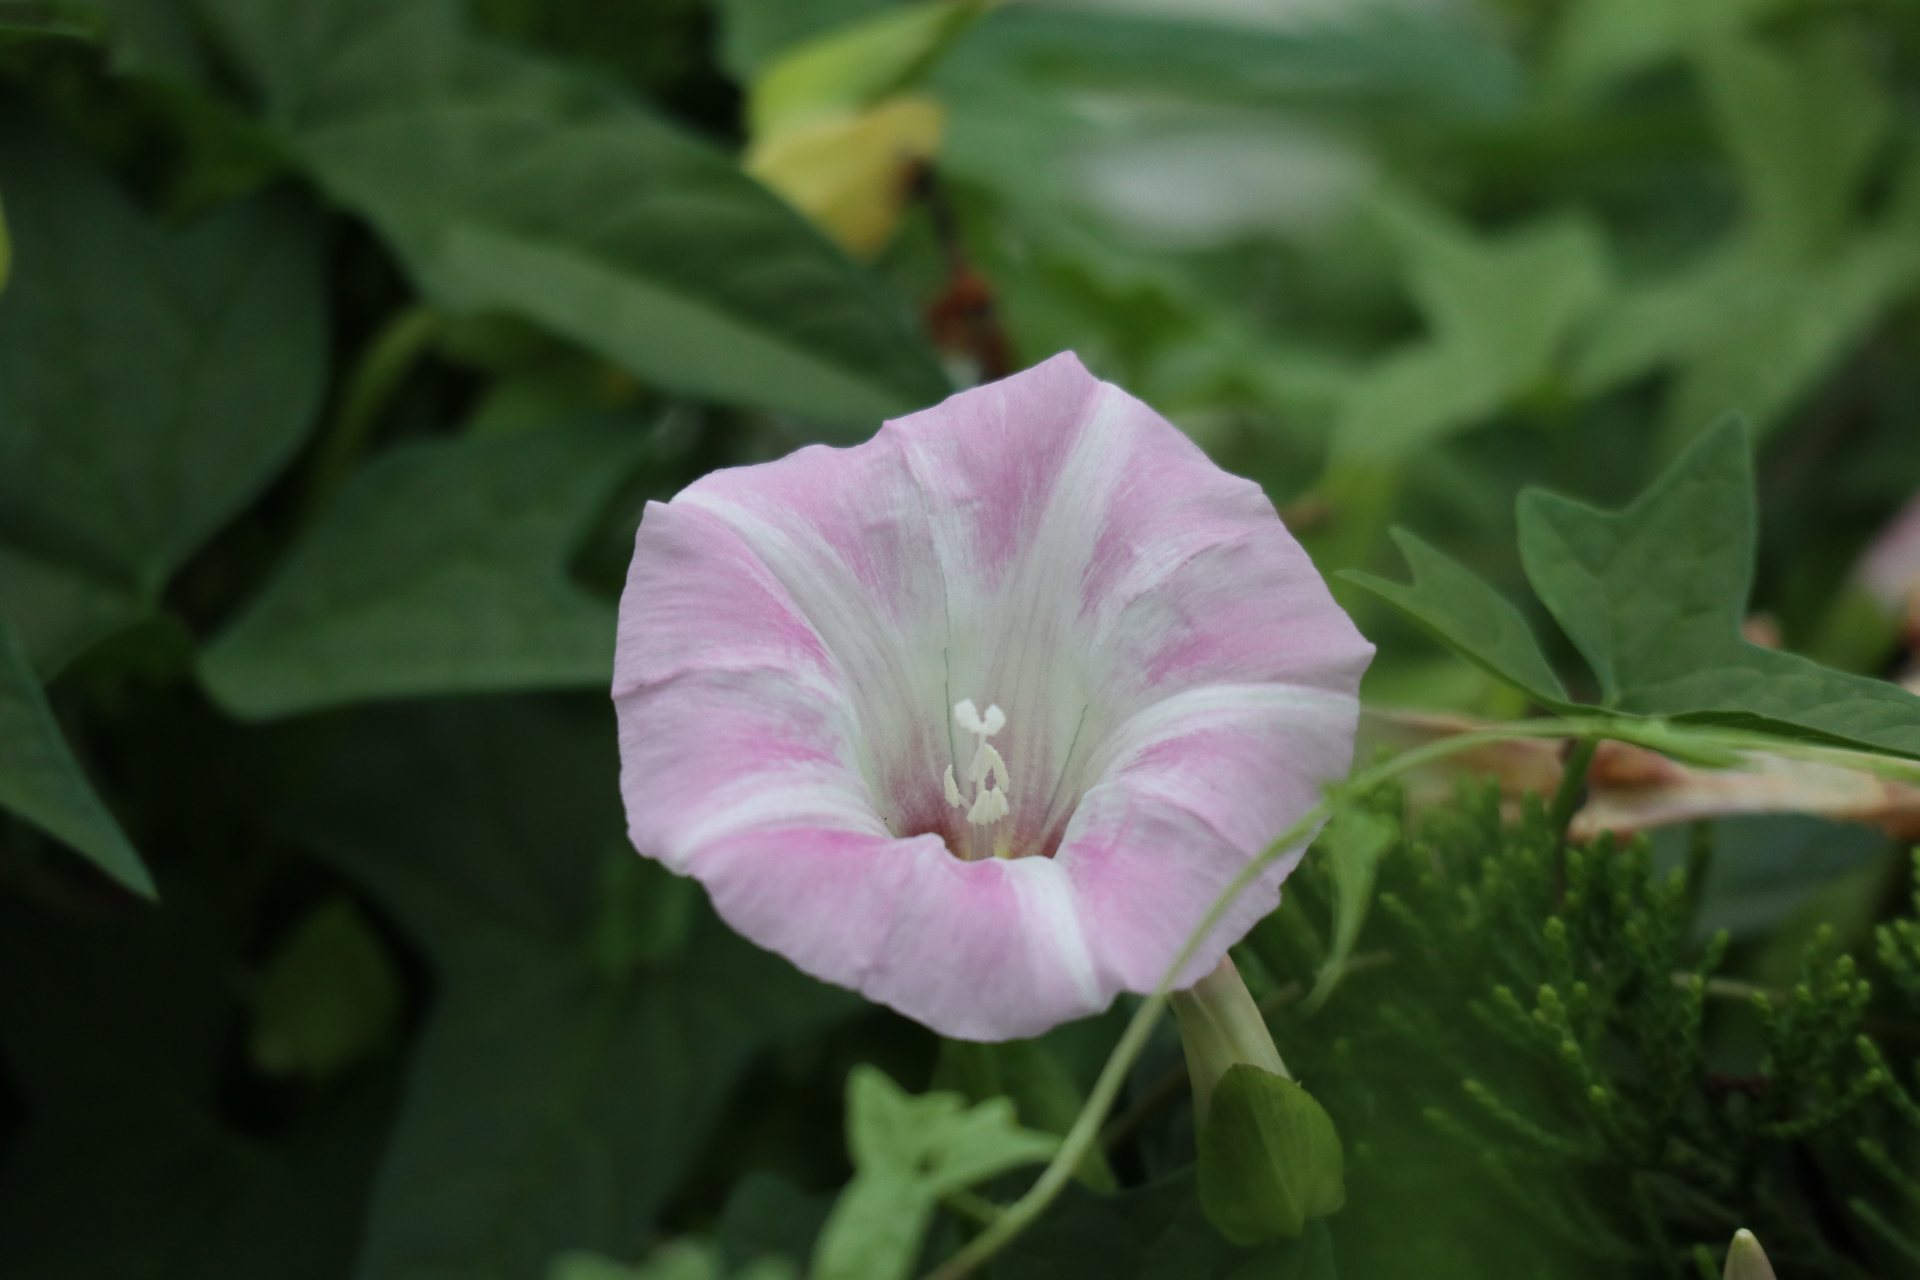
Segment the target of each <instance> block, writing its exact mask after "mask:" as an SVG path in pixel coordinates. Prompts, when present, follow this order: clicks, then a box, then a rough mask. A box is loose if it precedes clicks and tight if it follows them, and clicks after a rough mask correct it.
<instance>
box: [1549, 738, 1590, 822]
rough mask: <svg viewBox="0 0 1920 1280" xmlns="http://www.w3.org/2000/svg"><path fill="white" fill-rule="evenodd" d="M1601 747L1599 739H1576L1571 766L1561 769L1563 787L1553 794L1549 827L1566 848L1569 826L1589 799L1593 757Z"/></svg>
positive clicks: (1569, 759) (1568, 756)
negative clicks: (1590, 767)
mask: <svg viewBox="0 0 1920 1280" xmlns="http://www.w3.org/2000/svg"><path fill="white" fill-rule="evenodd" d="M1599 746H1600V740H1599V739H1598V738H1576V739H1574V743H1573V748H1572V750H1570V751H1568V752H1567V762H1566V764H1565V765H1564V766H1562V768H1561V772H1560V786H1559V789H1558V790H1556V791H1555V792H1554V793H1553V806H1552V807H1551V808H1549V809H1548V810H1547V823H1548V825H1549V826H1550V827H1551V828H1552V830H1553V834H1554V838H1555V839H1557V840H1559V841H1560V842H1562V843H1563V844H1564V843H1565V842H1566V839H1567V825H1568V824H1569V823H1571V822H1572V821H1573V815H1574V814H1575V813H1577V812H1579V809H1580V802H1581V800H1583V799H1585V798H1586V794H1587V769H1588V767H1589V766H1590V765H1592V764H1593V753H1594V752H1595V751H1596V750H1598V749H1599Z"/></svg>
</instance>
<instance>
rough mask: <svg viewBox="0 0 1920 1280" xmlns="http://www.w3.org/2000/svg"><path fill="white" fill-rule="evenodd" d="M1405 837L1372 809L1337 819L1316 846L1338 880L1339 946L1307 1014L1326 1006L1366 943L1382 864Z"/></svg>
mask: <svg viewBox="0 0 1920 1280" xmlns="http://www.w3.org/2000/svg"><path fill="white" fill-rule="evenodd" d="M1399 835H1400V826H1399V824H1398V823H1396V822H1395V821H1393V819H1391V818H1388V817H1385V816H1383V815H1381V814H1378V813H1373V812H1371V811H1369V810H1366V809H1357V808H1344V809H1341V810H1340V811H1339V812H1338V813H1336V814H1334V815H1333V821H1331V822H1329V823H1328V824H1327V829H1326V830H1325V831H1322V832H1321V833H1320V838H1319V839H1318V840H1316V841H1315V842H1314V846H1315V848H1316V849H1317V850H1318V851H1319V852H1318V855H1317V856H1319V857H1321V858H1324V859H1325V862H1326V866H1327V869H1328V870H1329V871H1330V872H1331V873H1332V875H1333V942H1332V945H1331V946H1329V947H1328V948H1327V958H1326V961H1325V962H1324V963H1323V964H1321V966H1320V972H1319V973H1318V974H1317V975H1316V976H1315V978H1314V982H1313V990H1312V991H1310V992H1308V993H1307V999H1306V1001H1305V1003H1304V1005H1303V1012H1311V1011H1313V1010H1315V1009H1318V1008H1319V1007H1320V1006H1321V1005H1323V1004H1325V1003H1326V1000H1327V997H1328V996H1330V995H1332V994H1333V989H1334V988H1335V987H1336V986H1338V985H1339V982H1340V976H1341V971H1342V970H1343V969H1345V967H1346V963H1347V958H1348V957H1349V956H1351V955H1352V954H1353V947H1354V944H1355V943H1356V942H1358V941H1359V940H1360V926H1361V925H1362V924H1364V923H1365V922H1366V918H1367V907H1368V905H1369V904H1370V903H1371V902H1372V901H1373V881H1374V876H1375V875H1376V874H1377V873H1378V872H1379V870H1380V859H1381V858H1382V857H1383V856H1385V854H1386V852H1387V850H1389V849H1391V848H1392V847H1393V842H1394V841H1395V840H1396V839H1398V838H1399Z"/></svg>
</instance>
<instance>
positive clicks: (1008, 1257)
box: [994, 1170, 1335, 1280]
mask: <svg viewBox="0 0 1920 1280" xmlns="http://www.w3.org/2000/svg"><path fill="white" fill-rule="evenodd" d="M994 1274H995V1275H996V1276H998V1277H1000V1280H1076V1278H1078V1277H1090V1276H1098V1277H1100V1280H1334V1277H1335V1272H1334V1265H1333V1245H1332V1241H1331V1240H1330V1238H1329V1237H1328V1235H1327V1229H1326V1226H1325V1225H1324V1224H1322V1223H1320V1222H1317V1221H1316V1222H1310V1223H1308V1224H1307V1226H1306V1230H1305V1232H1304V1233H1303V1234H1302V1236H1301V1238H1300V1239H1299V1240H1298V1241H1288V1242H1280V1243H1275V1244H1270V1245H1267V1246H1265V1247H1264V1248H1261V1249H1257V1250H1252V1251H1248V1250H1245V1249H1240V1248H1236V1247H1235V1246H1234V1245H1232V1244H1229V1243H1228V1242H1227V1241H1226V1240H1225V1239H1223V1238H1222V1237H1221V1235H1220V1233H1219V1232H1218V1231H1215V1230H1214V1229H1213V1227H1212V1226H1210V1225H1209V1224H1208V1222H1207V1219H1206V1216H1205V1215H1204V1214H1203V1213H1202V1211H1201V1209H1200V1202H1199V1200H1198V1198H1197V1197H1196V1196H1195V1194H1194V1175H1193V1172H1192V1171H1191V1170H1186V1171H1183V1172H1181V1173H1178V1174H1175V1175H1174V1176H1172V1177H1170V1178H1167V1179H1165V1180H1164V1181H1161V1182H1156V1183H1153V1184H1151V1185H1149V1186H1145V1187H1139V1188H1136V1189H1134V1190H1132V1191H1125V1192H1122V1193H1121V1194H1119V1195H1116V1196H1103V1195H1098V1194H1095V1193H1093V1192H1090V1191H1087V1190H1085V1189H1084V1188H1081V1187H1078V1186H1074V1187H1069V1188H1068V1189H1067V1192H1066V1194H1065V1195H1063V1196H1061V1198H1060V1200H1059V1202H1058V1203H1057V1204H1056V1205H1055V1206H1054V1208H1053V1209H1052V1210H1051V1211H1050V1212H1049V1213H1048V1214H1047V1215H1046V1216H1045V1217H1044V1218H1042V1219H1041V1220H1040V1221H1039V1222H1038V1223H1036V1224H1034V1226H1032V1227H1031V1228H1029V1229H1028V1230H1027V1231H1026V1232H1025V1233H1024V1234H1023V1235H1021V1236H1020V1237H1019V1238H1017V1239H1016V1240H1014V1242H1013V1243H1012V1244H1010V1245H1008V1246H1007V1248H1006V1250H1005V1252H1003V1253H1002V1254H1001V1255H1000V1257H999V1258H998V1259H997V1260H996V1262H995V1264H994Z"/></svg>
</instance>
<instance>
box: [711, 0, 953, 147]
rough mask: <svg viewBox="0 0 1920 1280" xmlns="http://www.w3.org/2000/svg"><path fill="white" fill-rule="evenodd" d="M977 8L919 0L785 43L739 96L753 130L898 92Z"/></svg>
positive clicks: (852, 107)
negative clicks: (785, 47)
mask: <svg viewBox="0 0 1920 1280" xmlns="http://www.w3.org/2000/svg"><path fill="white" fill-rule="evenodd" d="M981 8H982V5H981V3H980V2H979V0H922V3H918V4H910V5H902V6H899V7H897V8H893V9H888V10H886V11H884V12H881V13H878V14H875V15H873V16H872V17H870V18H867V19H866V20H865V21H863V22H858V23H855V24H854V25H852V26H850V27H846V28H843V29H837V30H833V31H828V32H825V33H823V34H821V35H819V36H816V37H814V38H813V39H810V40H808V41H806V42H805V43H804V44H801V45H798V46H796V47H795V48H792V49H790V50H787V51H786V52H784V53H782V54H781V55H780V57H779V58H778V59H777V60H776V61H774V62H773V63H772V65H770V66H768V67H767V68H766V69H765V70H764V71H763V72H762V73H761V75H760V76H759V77H758V78H757V79H756V80H755V81H754V85H753V93H752V95H751V97H750V98H749V99H748V103H747V121H748V125H749V127H750V129H751V131H752V133H753V136H754V137H756V138H758V137H760V136H762V135H763V134H767V133H771V132H773V131H775V130H777V129H784V128H790V127H793V126H795V125H798V124H802V123H804V122H806V121H808V120H811V119H814V118H817V117H820V116H823V115H827V116H830V115H833V114H835V113H837V112H842V111H851V110H857V109H859V108H861V107H864V106H868V105H870V104H871V103H873V102H875V101H877V100H878V99H880V98H882V97H884V96H886V95H887V94H889V93H894V92H898V91H899V90H901V89H903V88H905V87H906V86H907V85H908V84H910V83H911V82H912V81H913V80H914V79H915V78H916V77H917V76H919V75H923V74H924V73H925V72H926V70H927V69H928V68H929V67H930V66H931V65H932V63H933V62H934V60H935V59H936V58H937V57H938V56H939V55H940V53H941V52H942V51H943V50H945V49H946V47H947V46H948V45H950V44H951V43H952V42H953V40H954V39H955V38H956V37H957V36H958V35H959V34H960V33H961V32H962V31H964V30H965V29H966V28H967V26H968V24H970V23H971V22H972V21H973V20H974V18H975V17H977V16H978V15H979V12H980V10H981Z"/></svg>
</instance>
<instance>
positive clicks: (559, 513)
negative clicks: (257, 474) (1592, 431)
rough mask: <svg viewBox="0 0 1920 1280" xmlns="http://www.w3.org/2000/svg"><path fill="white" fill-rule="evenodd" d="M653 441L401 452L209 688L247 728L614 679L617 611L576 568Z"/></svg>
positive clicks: (220, 650)
mask: <svg viewBox="0 0 1920 1280" xmlns="http://www.w3.org/2000/svg"><path fill="white" fill-rule="evenodd" d="M646 444H647V437H646V435H645V434H644V432H643V431H642V430H641V429H640V427H639V425H638V424H636V423H633V422H625V421H594V422H583V423H576V424H570V425H565V426H552V427H548V428H545V429H542V430H537V431H531V432H526V433H522V434H517V435H507V436H499V437H471V438H468V439H464V440H436V441H431V442H424V441H423V442H421V443H418V444H413V445H409V446H407V447H405V448H401V449H395V450H393V451H392V452H390V453H389V454H387V455H386V456H384V457H382V458H381V459H380V460H379V461H378V462H376V463H374V464H373V465H372V466H369V467H368V468H366V469H365V470H364V471H362V472H361V473H360V474H359V475H358V476H357V477H356V478H355V479H354V481H353V483H352V484H351V485H350V486H349V487H348V488H347V490H346V491H345V492H343V493H342V494H341V495H340V496H339V498H338V499H337V500H336V501H335V502H334V503H333V504H332V505H331V506H330V507H329V508H328V510H327V511H326V512H325V514H324V515H323V516H322V517H321V519H320V520H319V521H317V522H316V523H315V525H314V526H313V528H312V530H311V531H310V532H309V533H308V535H307V537H306V538H305V539H304V540H303V542H302V543H301V544H300V545H299V546H297V547H295V548H294V549H293V551H292V552H291V553H290V554H289V555H288V556H287V558H286V560H285V562H284V563H283V565H282V566H281V569H280V572H279V574H278V575H277V577H276V578H275V579H274V581H273V582H271V583H269V584H268V585H267V586H266V587H265V588H264V589H263V590H262V591H261V592H260V594H259V595H258V596H256V597H255V599H254V601H253V603H252V604H251V605H250V607H249V608H248V609H247V611H246V612H245V613H243V614H242V615H241V616H240V617H239V618H238V619H236V620H235V621H234V622H233V624H232V625H231V626H230V627H229V628H228V629H227V630H226V631H225V632H224V633H223V634H222V635H221V636H220V637H219V638H218V640H216V641H215V642H214V643H213V645H211V646H210V647H209V648H208V649H207V651H206V654H205V656H204V658H203V659H202V661H201V666H200V671H201V677H202V679H204V680H205V681H206V684H207V687H208V689H209V690H210V691H211V692H212V693H213V695H214V697H216V698H217V699H219V701H220V702H221V704H222V705H223V706H225V707H227V708H228V709H229V710H231V711H233V712H234V713H235V714H237V715H243V716H248V717H267V716H280V715H287V714H289V713H291V712H297V711H307V710H311V709H313V708H315V707H323V706H329V705H333V704H336V703H340V702H347V701H353V700H358V699H364V698H380V697H396V696H403V695H409V694H427V693H458V692H470V691H481V690H492V689H528V688H544V687H555V686H568V685H583V684H602V683H605V682H606V681H607V680H608V679H610V678H611V673H612V671H613V609H612V607H611V606H610V605H608V604H607V603H606V602H605V601H603V600H600V599H597V598H595V597H593V596H591V595H589V594H588V593H587V592H586V591H585V590H583V589H582V588H581V587H579V586H578V585H576V584H575V583H574V582H573V581H571V580H570V579H569V577H568V572H567V570H568V560H569V558H570V557H571V555H572V554H573V552H574V551H575V549H576V548H577V546H578V544H579V542H580V540H581V538H582V536H583V535H584V533H585V528H586V525H587V524H588V523H589V522H590V521H591V520H592V519H593V518H594V516H595V515H596V514H598V512H599V511H600V509H601V508H602V507H603V506H604V505H605V504H606V502H607V500H608V498H609V497H610V496H611V494H612V492H613V491H614V489H616V488H617V487H618V486H619V485H620V483H621V482H622V481H623V480H624V479H625V478H626V476H627V474H628V473H629V472H631V471H632V469H633V467H634V465H635V463H636V462H637V461H638V459H639V457H640V455H641V452H642V450H643V449H644V448H645V447H646Z"/></svg>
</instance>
